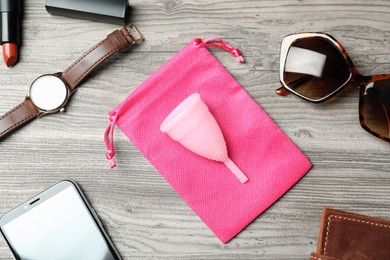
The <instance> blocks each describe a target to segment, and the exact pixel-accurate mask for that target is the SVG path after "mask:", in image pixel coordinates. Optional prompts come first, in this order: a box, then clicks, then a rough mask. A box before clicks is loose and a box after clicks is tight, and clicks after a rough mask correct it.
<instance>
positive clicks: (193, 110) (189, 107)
mask: <svg viewBox="0 0 390 260" xmlns="http://www.w3.org/2000/svg"><path fill="white" fill-rule="evenodd" d="M160 130H161V131H162V132H164V133H166V134H168V135H169V136H170V137H171V138H172V139H173V140H175V141H177V142H179V143H180V144H182V145H183V146H184V147H186V148H187V149H188V150H190V151H192V152H194V153H196V154H198V155H200V156H203V157H206V158H208V159H211V160H214V161H219V162H223V163H224V164H225V165H226V166H227V167H228V168H229V169H230V171H231V172H232V173H234V175H235V176H236V177H237V178H238V179H239V180H240V181H241V182H242V183H245V182H247V181H248V178H247V177H246V176H245V174H244V173H243V172H242V171H241V170H240V169H239V168H238V167H237V166H236V165H235V164H234V162H233V161H232V160H231V159H230V158H229V157H228V152H227V148H226V142H225V139H224V137H223V134H222V132H221V129H220V128H219V125H218V123H217V121H216V120H215V118H214V117H213V115H212V114H211V113H210V111H209V108H208V107H207V105H206V104H205V103H204V102H203V101H202V99H201V98H200V95H199V94H198V93H194V94H192V95H191V96H189V97H188V98H186V99H185V100H184V101H183V102H181V103H180V104H179V105H178V106H177V107H176V108H175V109H174V110H173V111H172V112H171V113H170V114H169V115H168V116H167V118H165V120H164V122H162V124H161V126H160Z"/></svg>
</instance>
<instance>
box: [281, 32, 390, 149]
mask: <svg viewBox="0 0 390 260" xmlns="http://www.w3.org/2000/svg"><path fill="white" fill-rule="evenodd" d="M280 82H281V83H282V87H281V88H279V89H277V90H276V93H277V94H278V95H281V96H284V95H287V94H288V93H290V92H291V93H293V94H295V95H297V96H299V97H300V98H303V99H305V100H307V101H310V102H314V103H321V102H324V101H326V100H328V99H329V98H331V97H333V96H335V95H336V94H337V93H339V92H340V91H341V90H343V89H344V88H346V87H347V86H348V85H351V84H352V85H355V86H357V87H359V88H360V98H359V120H360V125H361V126H362V127H363V128H364V129H365V130H366V131H368V132H369V133H371V134H372V135H374V136H376V137H378V138H380V139H382V140H385V141H387V142H390V74H383V75H375V76H363V75H362V74H360V73H359V72H358V70H357V69H356V67H355V66H354V65H353V63H352V61H351V59H350V58H349V56H348V54H347V52H346V51H345V49H344V48H343V46H341V44H340V43H339V42H338V41H337V40H336V39H334V38H333V37H332V36H330V35H328V34H325V33H298V34H292V35H288V36H286V37H285V38H284V39H283V41H282V49H281V54H280Z"/></svg>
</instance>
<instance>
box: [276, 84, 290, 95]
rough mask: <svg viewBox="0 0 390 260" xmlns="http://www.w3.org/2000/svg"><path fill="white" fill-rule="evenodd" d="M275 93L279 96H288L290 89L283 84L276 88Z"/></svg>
mask: <svg viewBox="0 0 390 260" xmlns="http://www.w3.org/2000/svg"><path fill="white" fill-rule="evenodd" d="M275 93H276V94H278V95H279V96H287V95H288V94H290V91H288V89H286V88H285V87H283V86H281V87H280V88H278V89H276V90H275Z"/></svg>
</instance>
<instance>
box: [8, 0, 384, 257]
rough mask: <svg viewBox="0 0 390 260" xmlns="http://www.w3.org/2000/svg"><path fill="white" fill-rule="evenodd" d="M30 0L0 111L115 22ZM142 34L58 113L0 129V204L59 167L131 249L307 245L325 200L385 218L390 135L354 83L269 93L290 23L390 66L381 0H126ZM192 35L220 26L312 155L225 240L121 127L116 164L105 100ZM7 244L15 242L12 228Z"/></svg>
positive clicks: (245, 250) (26, 193)
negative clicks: (361, 109) (6, 132)
mask: <svg viewBox="0 0 390 260" xmlns="http://www.w3.org/2000/svg"><path fill="white" fill-rule="evenodd" d="M25 2H26V10H25V17H24V20H23V28H24V35H23V37H24V42H23V48H22V50H21V55H22V56H21V60H20V62H19V63H18V65H17V66H15V67H14V68H12V69H7V68H5V65H3V64H1V65H0V74H1V76H0V114H3V113H5V112H6V111H8V110H10V109H11V108H12V107H13V106H15V105H17V104H19V103H20V102H21V101H22V99H23V98H24V96H25V94H26V92H27V89H28V86H29V84H30V83H31V82H32V81H33V80H34V79H35V78H36V77H37V76H39V75H41V74H44V73H51V72H57V71H60V70H61V69H64V68H66V67H67V66H68V65H69V64H71V63H72V62H73V61H74V60H75V59H76V58H78V57H79V56H80V55H81V54H82V53H83V52H84V51H86V50H87V49H88V48H89V47H91V46H92V45H93V44H95V43H96V42H98V41H100V40H101V39H102V38H103V37H105V36H106V35H107V34H108V33H110V32H111V31H112V30H113V29H115V28H116V26H115V25H111V24H104V23H96V22H91V21H83V20H77V19H70V18H65V17H58V16H57V17H54V16H50V15H49V14H48V13H47V12H46V10H45V8H44V1H41V0H30V1H25ZM131 5H132V7H133V8H132V11H131V13H130V21H131V22H133V23H136V24H137V25H138V26H139V28H140V30H142V32H143V33H144V34H145V37H146V39H147V40H146V41H145V42H144V43H143V44H142V45H141V46H138V47H136V48H134V49H131V50H129V51H126V52H124V53H121V54H119V55H117V56H116V57H115V58H114V59H111V60H110V61H109V62H107V63H106V64H105V66H103V67H102V68H100V69H99V70H98V71H97V72H96V73H93V75H92V76H91V77H89V79H88V80H87V81H86V82H84V84H83V85H82V87H80V89H79V90H78V91H77V94H76V95H75V96H74V97H73V98H72V100H71V103H70V104H69V106H68V108H67V112H66V113H64V114H57V115H52V116H47V117H44V118H41V119H39V120H36V121H35V122H33V123H31V124H29V125H27V126H26V127H24V128H23V129H21V130H20V131H17V132H15V133H14V134H13V135H11V136H10V137H9V138H7V139H5V140H4V141H1V142H0V150H1V158H0V175H1V177H2V178H1V181H0V183H1V184H0V196H1V200H0V214H3V213H5V212H7V211H8V210H10V209H12V208H13V207H15V206H17V205H18V204H19V203H22V202H23V201H25V200H26V199H28V198H29V197H31V196H33V195H35V194H36V193H38V192H40V191H41V190H43V189H45V188H47V187H49V186H51V185H52V184H54V183H56V182H57V181H60V180H62V179H65V178H71V179H74V180H75V181H77V182H78V183H79V184H80V185H81V186H82V188H83V190H84V191H85V193H86V195H87V197H88V198H89V200H90V201H91V203H92V205H93V206H94V208H95V209H96V211H97V213H98V215H99V216H100V218H101V219H102V221H103V223H104V224H105V226H106V228H107V230H108V232H109V234H110V236H111V237H112V239H113V240H114V243H115V244H116V246H117V247H118V249H119V251H120V253H121V255H122V256H123V257H124V259H188V258H191V259H308V256H309V254H310V252H312V251H314V250H315V249H316V244H317V242H316V241H317V234H318V231H319V222H320V217H321V209H322V207H325V206H328V207H335V208H338V209H343V210H349V211H353V212H356V213H361V214H367V215H372V216H378V217H383V218H387V219H390V211H389V210H388V208H389V206H390V201H389V197H390V189H389V187H390V172H389V169H390V160H389V144H388V143H385V142H383V141H380V140H376V139H375V138H373V137H371V136H370V135H369V134H367V133H366V132H365V131H364V130H363V129H362V128H361V127H360V126H359V121H358V120H359V118H358V111H357V108H358V91H357V90H356V89H353V88H349V89H346V90H345V91H343V92H342V93H341V94H340V95H339V97H337V98H334V99H332V100H330V101H329V102H327V103H325V104H322V105H314V104H309V103H307V102H303V101H302V100H300V99H298V98H297V97H294V96H292V95H290V96H287V97H279V96H277V95H275V94H274V90H275V88H277V87H278V85H279V83H278V82H279V79H278V66H279V48H280V42H281V39H282V38H283V36H284V35H286V34H290V33H294V32H300V31H325V32H328V33H331V34H332V35H333V36H334V37H336V38H337V39H338V40H339V41H340V42H341V43H342V44H343V45H344V47H345V48H346V49H347V51H348V53H349V54H350V56H351V58H352V60H353V61H354V63H355V65H356V66H357V67H358V68H359V69H360V71H361V72H362V73H363V74H380V73H390V42H389V39H390V2H389V1H387V0H378V1H364V0H343V1H338V0H322V1H317V0H301V1H288V0H283V1H282V0H274V1H271V0H267V1H266V0H262V1H254V0H253V1H249V0H248V1H222V0H215V1H206V0H200V1H193V0H192V1H184V0H167V1H156V0H154V1H140V0H134V1H131ZM194 37H202V38H208V37H220V38H223V39H225V40H227V41H228V42H229V43H230V44H232V45H234V46H237V47H239V48H240V50H241V51H242V53H243V55H244V56H245V58H246V61H247V62H246V63H244V64H237V63H236V61H235V59H234V57H232V56H230V55H228V54H226V53H225V52H222V51H219V50H211V51H212V52H213V53H214V54H215V56H216V57H217V58H218V59H219V60H220V61H221V63H222V64H223V65H224V66H225V67H226V68H227V69H228V70H229V71H230V72H231V74H232V75H233V76H234V77H235V78H236V79H237V80H238V81H239V82H240V83H241V84H242V86H243V87H244V88H245V89H246V90H247V92H248V93H249V94H250V95H251V96H252V97H253V98H254V99H255V100H256V102H257V103H258V104H259V105H260V106H261V107H262V108H263V109H264V110H265V111H267V113H268V114H269V115H270V116H271V117H272V118H273V119H274V120H275V122H276V123H277V124H278V125H279V126H280V127H281V128H282V130H283V131H284V132H285V133H286V134H287V135H288V136H289V137H290V138H291V139H292V140H293V141H294V142H295V143H296V144H297V145H298V147H300V148H301V149H302V150H303V151H304V152H305V154H307V156H308V157H309V158H310V160H311V161H312V162H313V164H314V167H313V169H312V170H311V171H310V172H309V173H308V174H307V175H306V176H305V177H304V178H303V179H302V180H301V181H300V182H299V183H298V184H297V185H296V186H294V187H293V188H292V189H291V190H290V191H289V192H288V193H287V194H286V195H285V196H284V197H282V198H281V199H280V200H279V201H278V202H277V203H276V204H274V205H273V206H272V207H271V208H270V209H269V210H267V211H266V212H265V213H264V214H262V215H261V216H260V217H258V218H257V219H256V220H255V221H254V222H253V223H252V224H250V225H249V226H248V227H247V228H246V229H245V230H244V231H243V232H241V233H240V234H239V235H238V236H237V237H236V238H235V239H233V240H232V241H231V242H230V243H228V244H225V245H224V244H221V243H220V242H219V240H218V239H217V238H216V237H215V236H214V235H213V234H212V232H211V231H210V230H209V229H208V228H207V227H206V226H205V225H204V224H203V223H202V222H201V221H200V219H199V218H198V217H197V216H196V215H195V214H194V213H193V212H192V211H191V209H190V208H189V207H188V206H187V205H186V204H185V203H184V202H183V201H182V199H181V198H180V197H179V196H178V195H177V194H176V193H175V192H174V191H173V190H172V189H171V188H170V186H169V185H168V184H167V183H166V181H165V180H164V179H163V178H162V177H161V176H160V175H159V173H158V172H157V171H156V170H155V169H154V168H153V166H151V164H150V163H149V162H148V161H147V160H146V159H145V158H144V157H143V156H142V154H141V153H140V152H139V151H138V150H137V149H136V148H135V147H134V146H133V144H131V143H130V142H129V141H128V139H127V138H126V136H125V135H124V134H122V133H121V132H120V131H119V130H118V131H116V147H117V161H118V168H117V169H116V170H114V171H111V170H109V169H108V165H107V162H106V160H105V145H104V142H103V132H104V129H105V127H106V125H107V123H108V119H107V116H106V114H107V112H108V111H109V110H110V109H112V108H114V107H115V106H116V105H117V104H119V103H120V102H121V101H122V100H123V99H124V98H125V97H127V95H128V94H130V93H131V92H132V91H134V90H135V89H136V87H137V86H138V85H139V84H141V83H142V82H143V81H144V80H145V79H146V78H147V77H148V76H149V75H151V74H153V72H154V71H156V70H157V69H158V68H159V67H160V66H161V65H163V64H164V63H165V62H166V61H167V60H168V59H169V58H170V57H172V56H173V55H174V54H175V53H176V52H177V51H178V50H180V48H182V47H183V46H184V45H185V44H186V43H188V42H189V41H190V40H191V39H192V38H194ZM1 241H2V242H1V244H0V258H1V259H10V258H11V255H10V253H9V250H8V248H7V246H6V245H5V243H4V241H3V240H1Z"/></svg>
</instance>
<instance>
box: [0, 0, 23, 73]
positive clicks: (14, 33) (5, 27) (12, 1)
mask: <svg viewBox="0 0 390 260" xmlns="http://www.w3.org/2000/svg"><path fill="white" fill-rule="evenodd" d="M21 5H22V4H21V0H0V44H1V46H2V52H3V58H4V62H5V64H6V65H7V67H12V66H13V65H15V64H16V62H17V61H18V57H19V54H18V49H19V46H20V18H21V16H22V6H21Z"/></svg>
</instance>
